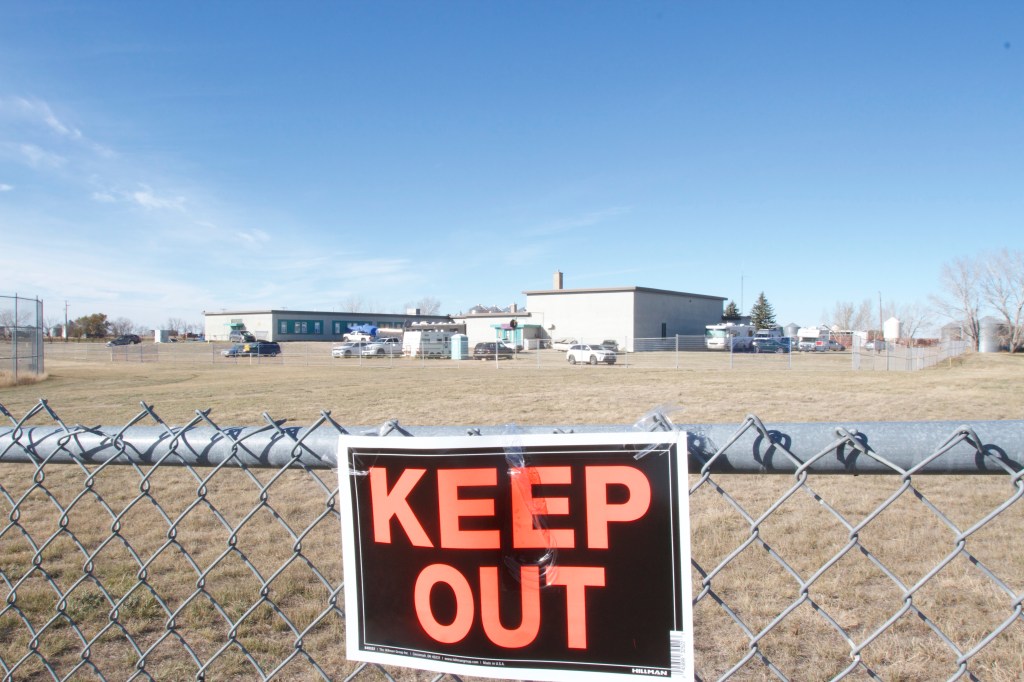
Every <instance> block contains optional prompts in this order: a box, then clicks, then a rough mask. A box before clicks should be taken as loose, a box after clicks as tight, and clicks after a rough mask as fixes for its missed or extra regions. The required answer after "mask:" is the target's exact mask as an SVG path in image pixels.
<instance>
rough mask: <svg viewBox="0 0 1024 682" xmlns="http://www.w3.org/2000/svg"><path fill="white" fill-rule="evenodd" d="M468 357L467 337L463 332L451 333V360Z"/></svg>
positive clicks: (466, 358)
mask: <svg viewBox="0 0 1024 682" xmlns="http://www.w3.org/2000/svg"><path fill="white" fill-rule="evenodd" d="M468 359H469V337H468V336H466V335H465V334H453V335H452V360H468Z"/></svg>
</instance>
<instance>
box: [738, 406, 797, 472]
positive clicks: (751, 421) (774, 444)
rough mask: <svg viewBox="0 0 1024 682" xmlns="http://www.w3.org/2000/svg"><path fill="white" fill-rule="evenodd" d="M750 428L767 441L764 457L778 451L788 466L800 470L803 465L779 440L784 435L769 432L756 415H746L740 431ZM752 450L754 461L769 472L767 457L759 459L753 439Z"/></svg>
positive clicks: (777, 432)
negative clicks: (787, 461) (753, 449)
mask: <svg viewBox="0 0 1024 682" xmlns="http://www.w3.org/2000/svg"><path fill="white" fill-rule="evenodd" d="M751 427H753V428H754V429H755V430H756V431H757V432H758V434H759V435H760V436H761V438H763V439H764V440H766V441H768V447H767V448H766V449H765V453H766V455H767V454H769V453H771V452H772V451H773V450H778V451H780V452H781V453H782V454H783V456H785V457H786V458H787V459H788V460H789V462H790V464H792V465H793V466H794V467H796V469H797V471H799V470H800V468H801V467H803V466H804V463H803V462H801V461H800V459H799V458H798V457H797V456H796V455H794V454H793V453H792V452H790V451H789V448H787V447H786V446H785V445H783V444H782V442H781V440H780V437H781V436H783V435H784V434H782V433H781V432H779V431H769V430H768V427H767V426H765V424H764V422H762V421H761V418H760V417H758V416H757V415H756V414H748V415H747V419H746V422H745V423H744V428H743V429H742V431H746V430H747V428H751ZM754 448H755V451H754V459H755V461H757V462H759V463H760V464H761V468H762V470H764V471H770V470H771V469H772V468H773V467H769V466H768V460H769V457H767V456H765V457H763V458H762V457H760V455H759V453H758V452H757V441H756V439H755V442H754Z"/></svg>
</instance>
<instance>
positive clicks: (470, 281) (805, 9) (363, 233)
mask: <svg viewBox="0 0 1024 682" xmlns="http://www.w3.org/2000/svg"><path fill="white" fill-rule="evenodd" d="M1022 114H1024V3H1020V2H1016V1H1014V2H985V3H969V2H900V3H893V2H830V3H818V2H815V3H805V2H677V3H662V2H625V1H624V2H601V1H589V2H567V1H558V0H555V1H553V2H535V1H529V0H528V1H525V2H497V1H495V2H477V1H474V2H454V1H442V2H411V1H409V2H387V1H384V2H295V3H292V2H287V3H286V2H261V1H247V2H241V1H227V0H225V1H222V2H212V3H208V2H145V3H140V2H115V1H110V0H104V1H103V2H91V1H89V0H75V1H69V2H46V1H41V2H36V1H24V2H7V3H4V5H3V7H2V8H0V245H2V252H3V268H2V270H0V293H3V294H10V293H14V292H17V293H18V294H20V295H23V296H30V297H31V296H39V297H40V298H42V299H43V300H44V301H45V304H46V310H47V317H48V318H60V319H63V314H64V303H65V301H67V303H68V306H69V314H70V316H71V317H72V318H74V317H78V316H80V315H85V314H90V313H94V312H103V313H106V314H107V315H108V316H109V317H111V318H115V317H128V318H130V319H132V320H133V321H135V322H136V323H137V324H139V325H145V326H149V327H153V326H161V325H162V324H163V322H164V321H165V320H167V319H168V318H171V317H174V318H181V319H184V320H187V321H195V322H199V321H201V319H202V312H203V311H204V310H210V311H219V310H221V309H228V310H235V309H254V308H256V309H265V308H290V309H303V310H344V309H346V308H347V307H348V306H347V305H346V304H348V305H351V304H353V303H358V304H360V305H361V306H362V307H363V308H364V309H369V310H377V311H380V312H400V311H402V310H403V309H404V308H405V306H406V305H407V304H409V303H413V302H415V301H418V300H420V299H422V298H424V297H432V298H434V299H437V300H439V301H440V302H441V308H442V312H446V313H457V312H460V311H464V310H467V309H469V308H470V307H472V306H473V305H475V304H478V303H481V304H484V305H500V306H507V305H509V304H511V303H513V302H516V303H519V304H520V305H522V304H524V303H525V296H524V295H523V294H522V292H523V291H524V290H532V289H547V288H550V286H551V281H552V274H553V273H554V272H555V270H561V271H562V272H564V273H565V285H566V286H567V287H570V288H577V287H611V286H632V285H637V286H645V287H654V288H662V289H671V290H677V291H689V292H695V293H703V294H710V295H716V296H723V297H727V298H731V299H734V300H736V302H737V304H740V303H742V306H743V308H744V310H745V311H749V308H750V306H751V305H752V304H753V301H754V299H755V297H756V296H757V294H758V293H759V292H761V291H763V292H764V293H765V295H766V296H767V298H768V300H769V301H770V302H771V303H772V304H773V306H774V307H775V311H776V315H777V317H778V320H779V322H780V323H783V324H785V323H789V322H796V323H798V324H801V325H811V324H816V323H818V322H821V321H824V320H823V316H827V314H828V313H830V312H831V311H832V310H833V308H834V306H835V303H836V302H837V301H852V302H855V303H859V302H861V301H863V300H865V299H870V300H872V301H874V302H877V300H878V298H879V296H881V297H882V299H883V300H884V301H885V303H886V305H896V306H900V305H912V304H926V303H927V302H928V297H929V295H930V294H934V293H939V292H940V291H941V288H940V284H939V273H940V269H941V267H942V265H943V264H944V263H948V262H951V261H952V260H953V259H954V258H957V257H959V256H965V255H968V256H973V255H977V254H980V253H984V252H987V251H992V250H995V249H999V248H1004V247H1006V248H1010V249H1021V248H1024V236H1022V235H1024V230H1022V227H1024V225H1022V219H1021V216H1022V215H1024V212H1022V209H1024V154H1022V150H1024V116H1022Z"/></svg>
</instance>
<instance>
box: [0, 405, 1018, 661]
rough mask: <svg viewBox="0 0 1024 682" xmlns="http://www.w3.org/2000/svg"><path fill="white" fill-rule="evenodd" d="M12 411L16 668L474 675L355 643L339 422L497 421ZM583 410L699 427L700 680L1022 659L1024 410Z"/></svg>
mask: <svg viewBox="0 0 1024 682" xmlns="http://www.w3.org/2000/svg"><path fill="white" fill-rule="evenodd" d="M0 415H2V417H3V419H4V420H5V421H6V422H7V423H8V425H7V426H3V427H0V603H2V606H0V674H2V676H3V679H4V680H35V679H56V680H71V679H75V680H78V679H101V680H132V679H161V680H163V679H168V680H169V679H173V680H182V679H196V680H214V679H260V680H269V679H274V680H307V679H324V680H360V681H369V680H380V679H386V680H407V679H417V680H423V679H435V680H441V679H451V680H457V679H458V678H457V677H455V676H454V675H439V676H436V677H434V676H433V675H432V674H431V675H426V674H425V673H417V672H413V671H410V670H408V669H404V668H382V667H380V666H377V665H365V664H360V663H356V662H353V661H348V660H346V659H345V657H344V636H345V613H344V610H343V604H342V601H341V596H342V586H343V579H344V576H343V575H342V561H341V548H340V530H339V522H340V519H339V512H338V490H337V478H336V473H335V471H334V468H335V466H336V461H337V460H336V454H337V453H336V448H337V436H338V435H339V434H342V433H369V434H372V435H377V436H379V437H381V438H408V437H421V436H430V435H454V434H456V433H461V434H466V433H469V434H480V433H488V432H492V433H500V432H503V431H505V429H503V428H498V427H495V428H493V429H486V428H463V429H454V428H428V427H418V428H415V429H412V428H406V427H404V426H402V425H401V424H399V423H398V422H396V421H389V422H386V423H384V424H382V425H379V426H375V427H366V426H360V427H355V426H343V425H342V424H341V423H339V422H338V421H336V419H335V418H334V417H333V416H332V415H331V414H330V413H329V412H322V413H321V416H320V417H319V418H318V419H317V420H316V421H315V422H314V423H313V424H311V425H309V426H307V427H301V428H297V427H291V426H285V425H284V424H283V423H282V422H279V421H276V420H274V418H273V417H271V416H270V415H267V414H264V418H265V423H264V425H263V426H260V427H244V428H243V427H232V426H225V425H221V424H218V423H217V422H216V421H215V419H214V417H213V415H211V414H210V413H209V411H196V413H195V417H194V418H193V419H192V420H191V421H190V422H189V423H187V424H184V425H181V426H172V425H169V424H166V423H164V422H163V421H162V420H161V419H160V417H159V415H158V414H157V413H156V411H155V410H154V409H153V408H152V407H150V406H148V405H145V404H143V405H142V407H141V409H140V411H139V413H138V414H137V415H136V417H134V418H133V419H132V420H131V421H130V422H129V423H127V424H125V425H123V426H81V425H71V422H69V421H68V420H66V419H64V418H63V417H62V416H61V415H59V414H58V413H57V411H56V410H55V409H54V408H53V407H52V406H50V405H49V404H48V403H47V402H46V401H40V402H39V403H38V404H36V405H35V406H34V407H33V408H32V409H31V410H30V411H29V412H28V413H27V414H25V415H23V416H15V415H12V414H10V413H9V412H8V410H7V409H6V408H4V407H3V405H0ZM570 429H574V430H577V431H627V430H634V429H645V430H652V431H653V430H669V429H684V430H686V431H687V432H688V451H689V458H690V472H691V478H690V482H691V488H690V507H691V510H690V512H691V527H692V534H693V535H692V556H693V564H692V572H691V579H692V585H693V594H694V618H695V643H696V646H695V649H696V661H695V666H696V672H697V676H698V679H701V680H715V679H742V680H748V679H801V680H803V679H814V680H824V679H882V680H908V679H913V680H924V679H929V680H931V679H958V678H959V679H981V680H1017V679H1019V676H1020V671H1021V669H1022V663H1024V622H1022V611H1024V607H1022V602H1024V551H1022V549H1024V547H1022V544H1024V541H1022V534H1021V527H1022V521H1024V505H1022V503H1021V501H1020V500H1021V497H1022V496H1024V481H1022V477H1024V454H1022V453H1024V422H1019V421H1003V422H980V423H975V424H973V425H961V424H956V423H953V422H925V423H857V424H846V425H827V424H776V425H771V426H769V425H767V424H764V423H762V422H761V420H759V419H758V418H757V417H755V416H750V417H748V418H747V419H746V420H744V421H743V423H741V424H729V425H707V424H695V425H686V426H683V425H673V424H672V423H671V422H669V421H668V419H667V418H666V417H665V416H664V415H662V414H659V413H657V412H655V413H651V414H649V415H646V416H645V417H643V418H642V419H640V420H639V421H638V422H637V423H636V424H633V425H606V426H568V425H560V426H548V427H521V429H520V430H521V431H522V432H553V431H556V430H562V431H565V430H570ZM642 574H643V567H638V568H637V579H638V580H640V579H642Z"/></svg>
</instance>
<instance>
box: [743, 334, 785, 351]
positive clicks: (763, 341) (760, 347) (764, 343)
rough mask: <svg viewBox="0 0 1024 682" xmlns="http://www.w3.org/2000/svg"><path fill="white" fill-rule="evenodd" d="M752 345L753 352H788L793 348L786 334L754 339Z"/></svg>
mask: <svg viewBox="0 0 1024 682" xmlns="http://www.w3.org/2000/svg"><path fill="white" fill-rule="evenodd" d="M753 347H754V352H755V353H789V352H791V351H792V349H793V346H792V344H791V343H790V340H789V338H788V337H786V336H783V337H775V338H758V339H754V341H753Z"/></svg>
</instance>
